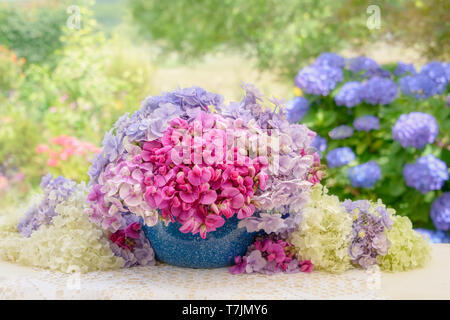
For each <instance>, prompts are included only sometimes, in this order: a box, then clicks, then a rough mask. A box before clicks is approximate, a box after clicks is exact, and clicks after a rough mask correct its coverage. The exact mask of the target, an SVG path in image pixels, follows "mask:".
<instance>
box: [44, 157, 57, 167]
mask: <svg viewBox="0 0 450 320" xmlns="http://www.w3.org/2000/svg"><path fill="white" fill-rule="evenodd" d="M58 164H59V161H58V160H56V159H54V158H50V159H48V160H47V165H48V166H50V167H56V166H57V165H58Z"/></svg>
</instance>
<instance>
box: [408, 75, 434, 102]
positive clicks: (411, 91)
mask: <svg viewBox="0 0 450 320" xmlns="http://www.w3.org/2000/svg"><path fill="white" fill-rule="evenodd" d="M400 89H401V91H402V93H403V94H404V95H406V96H413V97H415V98H416V99H426V98H429V97H431V96H434V95H435V94H436V93H437V90H436V85H435V84H434V82H433V81H432V80H431V79H430V78H429V77H427V76H425V75H423V74H416V75H412V76H406V77H403V78H401V79H400Z"/></svg>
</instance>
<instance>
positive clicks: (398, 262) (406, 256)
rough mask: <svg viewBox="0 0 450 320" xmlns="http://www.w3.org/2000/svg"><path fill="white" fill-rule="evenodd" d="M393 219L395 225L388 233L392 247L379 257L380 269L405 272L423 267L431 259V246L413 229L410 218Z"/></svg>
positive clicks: (399, 217)
mask: <svg viewBox="0 0 450 320" xmlns="http://www.w3.org/2000/svg"><path fill="white" fill-rule="evenodd" d="M392 219H393V221H394V225H393V226H392V228H391V229H390V230H388V231H387V237H388V239H389V241H390V242H391V246H390V248H389V251H388V253H387V254H386V255H385V256H378V263H379V265H380V268H381V269H382V270H385V271H405V270H409V269H414V268H418V267H423V266H424V265H425V263H426V262H427V261H428V260H429V259H430V255H431V246H430V244H429V243H428V241H427V240H425V238H424V237H423V236H422V235H420V234H419V233H417V232H416V231H414V230H413V229H412V224H411V221H410V220H409V219H408V217H401V216H393V217H392Z"/></svg>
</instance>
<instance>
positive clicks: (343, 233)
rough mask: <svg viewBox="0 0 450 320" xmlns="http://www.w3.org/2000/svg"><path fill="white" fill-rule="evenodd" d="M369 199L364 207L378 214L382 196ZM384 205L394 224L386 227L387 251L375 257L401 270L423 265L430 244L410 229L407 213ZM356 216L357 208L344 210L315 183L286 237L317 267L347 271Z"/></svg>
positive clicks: (388, 267) (385, 267)
mask: <svg viewBox="0 0 450 320" xmlns="http://www.w3.org/2000/svg"><path fill="white" fill-rule="evenodd" d="M368 203H369V205H370V207H369V208H368V210H367V211H368V212H370V213H372V214H374V215H376V216H380V214H379V212H378V210H379V209H380V207H381V208H386V207H385V205H384V204H383V203H382V202H381V200H378V202H372V201H368ZM377 208H378V210H377ZM386 209H387V213H388V216H389V217H390V218H391V219H392V221H393V225H392V227H391V228H390V229H388V228H386V229H385V232H386V235H387V238H388V240H389V242H390V247H389V249H388V252H387V254H386V255H384V256H382V255H379V256H378V257H377V261H378V264H379V266H380V268H381V269H382V270H385V271H404V270H409V269H413V268H417V267H422V266H424V265H425V263H426V262H427V261H428V260H429V259H430V252H431V246H430V245H429V243H428V242H427V240H425V239H424V237H423V236H421V235H420V234H419V233H417V232H416V231H414V230H413V228H412V224H411V221H410V220H409V219H408V218H407V217H402V216H397V215H395V210H393V209H390V208H386ZM355 210H356V209H355ZM357 217H358V215H357V214H356V211H355V212H353V211H352V212H347V211H346V209H345V208H344V206H343V205H342V203H341V202H340V201H339V199H338V197H336V196H333V195H329V194H327V189H326V188H325V187H323V186H321V185H319V184H318V185H316V186H314V187H313V188H312V190H311V198H310V201H309V202H308V204H307V205H306V206H305V208H304V209H303V211H302V220H301V222H300V224H299V226H298V229H297V230H295V231H294V232H293V233H292V234H291V235H290V239H289V240H290V242H291V243H292V244H293V245H294V246H295V249H296V251H297V255H298V256H299V257H300V258H301V259H306V260H310V261H311V262H312V263H313V264H314V267H315V268H316V269H318V270H323V271H328V272H333V273H340V272H343V271H346V270H348V269H350V268H352V263H351V261H350V260H351V259H350V254H349V247H350V245H351V242H352V237H353V236H354V234H353V233H354V232H353V228H352V224H353V220H354V219H357ZM359 236H361V237H363V236H364V235H363V234H359Z"/></svg>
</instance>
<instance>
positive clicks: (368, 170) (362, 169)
mask: <svg viewBox="0 0 450 320" xmlns="http://www.w3.org/2000/svg"><path fill="white" fill-rule="evenodd" d="M347 174H348V178H349V179H350V183H351V184H352V186H353V187H356V188H372V187H373V186H374V185H375V183H376V182H377V181H378V180H380V179H381V169H380V167H379V165H378V164H377V163H376V162H375V161H369V162H366V163H363V164H360V165H358V166H355V167H352V168H349V169H348V172H347Z"/></svg>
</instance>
